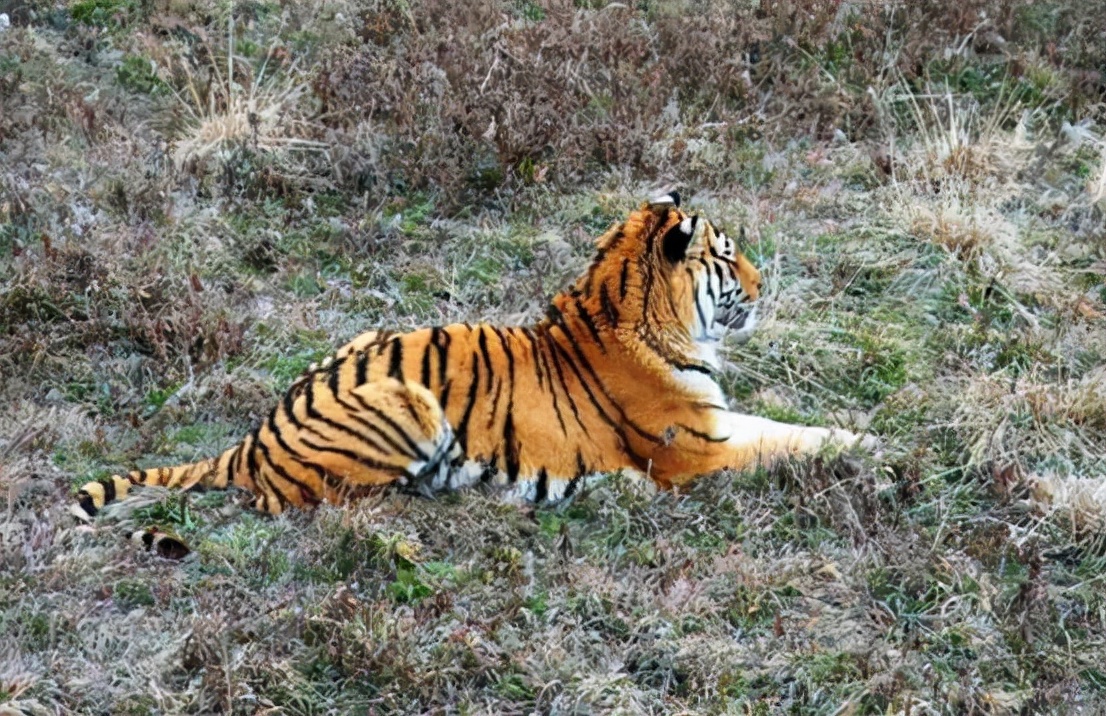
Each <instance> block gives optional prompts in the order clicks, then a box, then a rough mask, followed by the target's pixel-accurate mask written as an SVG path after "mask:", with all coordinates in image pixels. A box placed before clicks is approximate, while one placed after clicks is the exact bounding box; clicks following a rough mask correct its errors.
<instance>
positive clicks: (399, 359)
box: [388, 337, 403, 380]
mask: <svg viewBox="0 0 1106 716" xmlns="http://www.w3.org/2000/svg"><path fill="white" fill-rule="evenodd" d="M388 375H389V377H392V378H395V379H396V380H403V338H402V337H398V338H396V339H395V340H393V341H392V352H391V354H390V355H389V357H388Z"/></svg>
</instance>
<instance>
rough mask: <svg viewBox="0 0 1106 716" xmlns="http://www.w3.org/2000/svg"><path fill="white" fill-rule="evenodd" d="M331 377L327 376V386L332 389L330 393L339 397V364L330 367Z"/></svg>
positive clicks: (335, 363)
mask: <svg viewBox="0 0 1106 716" xmlns="http://www.w3.org/2000/svg"><path fill="white" fill-rule="evenodd" d="M329 370H330V375H329V376H327V379H326V384H327V385H328V386H329V387H330V392H331V393H334V394H335V395H338V377H339V375H338V363H337V361H335V362H334V363H333V364H331V365H330V368H329Z"/></svg>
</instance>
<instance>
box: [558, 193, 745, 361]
mask: <svg viewBox="0 0 1106 716" xmlns="http://www.w3.org/2000/svg"><path fill="white" fill-rule="evenodd" d="M743 237H744V230H742V231H740V232H739V234H738V236H737V237H731V236H729V235H727V234H726V233H725V232H724V231H722V230H721V229H720V228H719V227H717V226H715V224H714V223H712V222H711V221H710V220H708V219H705V218H703V217H700V216H699V215H697V214H688V213H687V212H685V211H683V210H682V209H681V208H680V196H679V195H678V194H676V193H675V192H673V193H671V194H666V195H665V196H663V197H659V198H657V199H653V200H651V201H648V202H645V203H644V204H642V205H641V206H640V207H639V208H638V210H637V211H634V212H632V213H631V214H630V216H629V217H628V218H627V219H626V220H625V221H623V222H621V223H619V224H616V225H614V226H612V227H611V229H610V230H608V231H607V232H606V233H605V234H604V235H603V236H601V237H600V238H599V240H598V254H597V256H596V258H595V260H594V261H593V262H592V265H591V268H590V269H589V270H588V272H587V274H586V275H585V276H582V277H581V278H580V279H579V280H578V281H577V283H576V285H575V287H574V288H573V289H572V290H571V291H570V292H569V293H568V294H566V295H565V300H564V301H563V303H564V304H566V305H564V306H563V308H571V307H572V306H573V305H575V307H576V308H577V310H576V312H577V313H578V312H579V311H580V310H582V309H585V306H586V308H587V313H588V314H589V315H591V316H594V321H595V322H596V323H597V324H605V325H608V326H614V327H616V328H618V329H619V330H621V331H622V332H623V335H628V336H636V337H637V338H640V339H642V340H644V341H645V342H646V343H647V344H649V345H651V346H652V347H653V348H654V349H655V350H656V351H657V352H658V353H660V354H661V355H662V357H664V358H666V359H667V360H668V361H669V362H670V363H677V362H678V361H680V360H681V359H685V358H691V359H696V358H698V359H701V360H703V361H705V362H706V363H709V364H711V365H712V366H714V367H717V360H716V358H715V356H714V353H713V351H714V347H715V346H717V343H718V341H720V340H721V338H722V336H723V335H724V334H726V333H727V332H728V333H730V334H731V335H733V334H736V336H737V337H738V338H739V339H746V338H748V336H749V334H750V333H751V332H752V330H753V328H754V326H755V325H756V301H757V298H758V297H759V295H760V285H761V277H760V272H759V271H758V270H757V268H756V267H755V266H754V265H753V264H752V262H751V261H750V260H749V259H748V258H747V257H746V256H745V254H744V253H743V252H742V248H743V243H744V242H743ZM557 303H562V302H557V301H555V305H557ZM558 308H562V306H558ZM628 332H630V333H628Z"/></svg>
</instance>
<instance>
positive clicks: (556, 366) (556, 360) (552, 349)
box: [545, 332, 587, 437]
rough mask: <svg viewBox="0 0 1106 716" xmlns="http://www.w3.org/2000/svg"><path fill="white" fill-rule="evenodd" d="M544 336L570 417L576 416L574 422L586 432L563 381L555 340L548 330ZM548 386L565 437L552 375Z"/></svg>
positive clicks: (565, 432) (566, 385) (563, 423)
mask: <svg viewBox="0 0 1106 716" xmlns="http://www.w3.org/2000/svg"><path fill="white" fill-rule="evenodd" d="M545 337H546V339H547V342H548V343H549V344H550V348H549V357H550V358H552V359H553V368H554V369H555V370H556V372H557V381H558V382H560V384H561V392H562V393H564V396H565V398H567V399H568V407H569V409H571V410H572V417H574V418H576V424H577V425H579V426H580V428H581V429H582V430H583V431H584V433H585V434H586V433H587V426H585V425H584V422H583V421H582V420H581V419H580V410H579V408H577V407H576V401H575V400H574V399H573V398H572V393H570V392H569V390H568V384H567V383H566V382H565V374H564V371H563V370H561V359H560V357H558V355H557V349H556V348H555V347H554V346H556V345H557V341H556V340H555V339H554V338H553V335H552V334H551V333H549V332H546V334H545ZM549 387H550V392H551V393H553V407H554V409H556V411H557V420H558V421H560V423H561V432H563V433H564V434H565V436H566V437H567V436H568V430H567V429H566V428H565V421H564V418H563V417H561V409H560V406H559V404H558V402H557V389H556V387H555V386H554V385H553V379H552V376H551V377H550V380H549Z"/></svg>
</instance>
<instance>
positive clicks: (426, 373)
mask: <svg viewBox="0 0 1106 716" xmlns="http://www.w3.org/2000/svg"><path fill="white" fill-rule="evenodd" d="M435 330H437V329H435ZM430 336H431V337H430V340H428V341H427V342H426V345H425V346H423V348H422V373H421V374H420V376H419V382H421V383H422V384H423V385H424V386H426V387H427V388H429V387H430V344H431V342H432V341H433V340H434V334H433V333H431V334H430Z"/></svg>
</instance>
